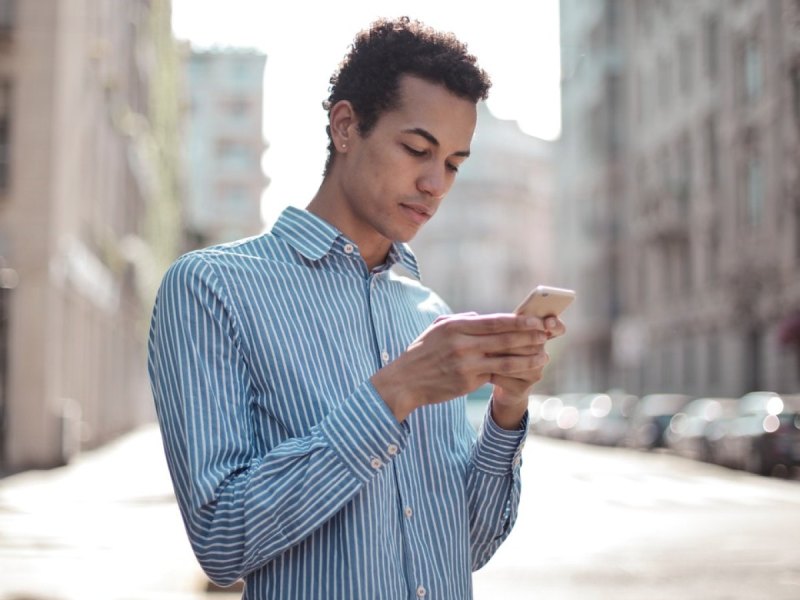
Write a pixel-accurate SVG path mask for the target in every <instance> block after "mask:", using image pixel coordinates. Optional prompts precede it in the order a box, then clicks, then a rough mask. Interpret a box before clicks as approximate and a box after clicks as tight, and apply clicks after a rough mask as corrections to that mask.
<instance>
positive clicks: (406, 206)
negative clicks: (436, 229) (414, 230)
mask: <svg viewBox="0 0 800 600" xmlns="http://www.w3.org/2000/svg"><path fill="white" fill-rule="evenodd" d="M400 207H401V208H402V209H403V211H404V212H405V213H406V214H407V215H408V216H409V218H410V219H411V220H412V221H414V222H415V223H417V224H418V225H422V224H423V223H425V222H426V221H427V220H428V219H430V218H431V217H432V216H433V210H431V209H430V208H428V207H427V206H425V205H424V204H418V203H416V202H403V203H401V204H400Z"/></svg>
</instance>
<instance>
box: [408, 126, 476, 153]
mask: <svg viewBox="0 0 800 600" xmlns="http://www.w3.org/2000/svg"><path fill="white" fill-rule="evenodd" d="M403 133H412V134H415V135H419V136H421V137H424V138H425V139H426V140H428V141H429V142H430V143H431V144H433V145H434V146H439V140H437V139H436V136H434V135H433V134H432V133H431V132H430V131H428V130H427V129H423V128H422V127H412V128H410V129H404V130H403ZM453 154H454V155H455V156H463V157H464V158H466V157H468V156H469V155H470V151H469V150H459V151H458V152H453Z"/></svg>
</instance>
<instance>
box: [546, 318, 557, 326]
mask: <svg viewBox="0 0 800 600" xmlns="http://www.w3.org/2000/svg"><path fill="white" fill-rule="evenodd" d="M555 326H556V320H555V319H547V327H550V328H552V327H555Z"/></svg>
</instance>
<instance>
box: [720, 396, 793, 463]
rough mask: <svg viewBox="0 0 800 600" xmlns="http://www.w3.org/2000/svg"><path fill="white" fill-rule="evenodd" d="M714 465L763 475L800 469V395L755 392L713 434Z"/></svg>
mask: <svg viewBox="0 0 800 600" xmlns="http://www.w3.org/2000/svg"><path fill="white" fill-rule="evenodd" d="M712 433H713V436H712V437H711V438H710V447H711V450H712V455H713V456H712V458H713V460H714V462H716V463H719V464H722V465H725V466H728V467H732V468H735V469H743V470H746V471H750V472H751V473H758V474H760V475H770V474H772V473H775V472H777V471H778V470H781V469H782V470H785V471H786V472H788V471H789V470H790V469H792V468H794V467H798V466H800V394H793V395H780V394H776V393H774V392H751V393H749V394H745V395H744V396H742V397H741V398H740V399H739V407H738V414H737V415H736V416H735V417H733V418H732V419H730V420H728V421H726V422H724V423H723V426H722V427H720V428H719V430H718V431H715V432H712Z"/></svg>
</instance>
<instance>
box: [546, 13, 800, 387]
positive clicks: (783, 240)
mask: <svg viewBox="0 0 800 600" xmlns="http://www.w3.org/2000/svg"><path fill="white" fill-rule="evenodd" d="M561 33H562V65H563V70H564V79H563V85H562V89H563V91H562V98H563V100H562V102H563V110H562V113H563V122H564V126H563V132H564V133H563V138H562V143H561V145H560V147H559V164H560V165H561V167H562V168H561V172H560V177H559V197H560V199H561V203H560V206H561V207H563V210H562V211H561V212H560V213H559V215H558V222H559V225H560V226H561V227H563V228H564V230H568V231H569V232H570V233H569V234H568V236H569V237H570V239H572V240H573V243H574V247H573V248H572V250H571V253H570V254H569V255H568V256H567V257H566V258H568V260H567V261H566V262H564V263H562V266H563V268H564V269H566V270H568V271H569V272H570V273H571V276H572V277H573V281H574V285H575V287H576V288H577V289H578V291H579V294H580V296H581V297H582V298H583V299H584V300H583V302H579V303H576V308H577V309H578V310H577V311H576V312H577V313H578V314H577V315H576V314H575V313H573V317H576V319H574V320H575V322H574V323H572V322H571V324H572V325H573V326H572V327H571V329H570V337H571V344H570V349H569V352H568V355H569V357H570V365H569V369H567V370H566V373H565V377H564V379H563V380H562V381H561V384H562V386H563V387H564V388H580V389H592V390H602V389H607V388H609V387H622V388H625V389H627V390H629V391H631V392H634V393H639V394H643V393H649V392H655V391H673V392H684V393H688V394H691V395H696V396H699V395H740V394H743V393H745V392H747V391H750V390H754V389H770V390H775V391H778V392H788V391H796V390H797V389H798V388H799V387H800V327H798V326H795V325H794V324H795V323H796V322H800V319H799V318H798V314H800V160H798V157H800V75H799V73H800V4H798V3H797V2H794V1H791V0H774V1H773V0H770V1H767V0H738V1H736V2H728V1H724V0H700V1H697V2H679V1H675V0H673V1H667V0H641V1H633V0H603V1H602V2H582V1H580V0H562V2H561ZM559 234H560V235H567V234H565V233H564V231H563V230H561V229H559Z"/></svg>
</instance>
